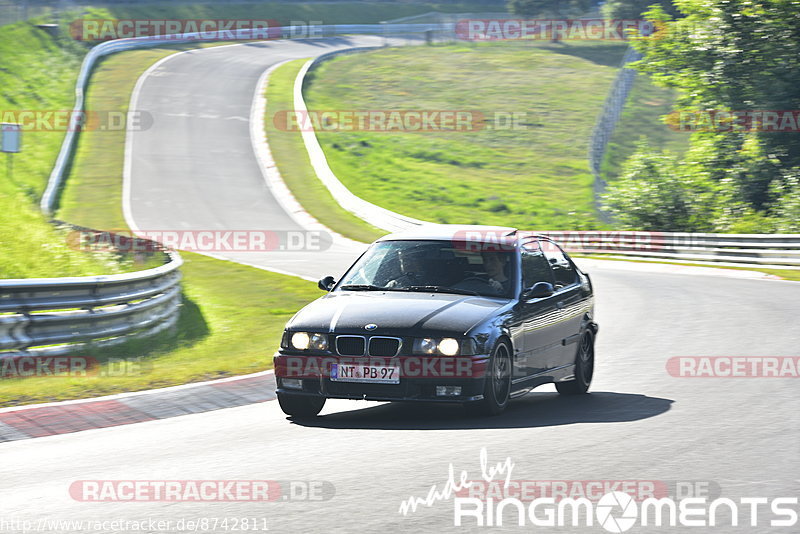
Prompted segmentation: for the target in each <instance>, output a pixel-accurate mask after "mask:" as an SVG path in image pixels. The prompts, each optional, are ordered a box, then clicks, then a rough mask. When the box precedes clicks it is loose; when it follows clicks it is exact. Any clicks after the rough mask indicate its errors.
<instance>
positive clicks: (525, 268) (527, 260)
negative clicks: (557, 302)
mask: <svg viewBox="0 0 800 534" xmlns="http://www.w3.org/2000/svg"><path fill="white" fill-rule="evenodd" d="M536 282H550V283H551V284H552V283H553V275H552V273H551V272H550V267H548V266H547V260H546V259H545V258H544V255H543V254H542V249H541V248H540V247H539V242H538V241H529V242H528V243H525V244H523V245H522V287H524V288H529V287H531V286H532V285H533V284H535V283H536Z"/></svg>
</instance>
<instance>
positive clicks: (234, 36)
mask: <svg viewBox="0 0 800 534" xmlns="http://www.w3.org/2000/svg"><path fill="white" fill-rule="evenodd" d="M298 30H303V31H305V32H310V33H312V34H314V35H317V34H319V35H322V36H334V35H352V34H374V35H378V36H381V35H386V34H387V33H401V34H416V33H422V34H424V33H425V32H427V31H448V30H449V31H452V30H453V25H452V24H331V25H319V26H310V27H306V26H303V27H300V26H282V27H280V28H270V29H269V30H268V32H269V35H270V36H271V38H275V39H277V38H283V37H287V36H291V35H297V33H298ZM254 31H256V32H259V33H257V34H254V33H253V32H254ZM261 32H263V30H252V29H240V30H230V31H213V32H197V33H187V34H182V37H181V38H178V37H175V36H166V37H135V38H131V39H116V40H113V41H107V42H104V43H100V44H98V45H97V46H94V47H93V48H92V49H91V50H90V51H89V52H88V53H87V54H86V56H85V57H84V58H83V63H82V64H81V68H80V71H79V73H78V79H77V81H76V82H75V105H74V107H73V113H72V115H71V116H70V124H69V128H68V131H67V134H66V135H65V136H64V142H63V143H62V145H61V150H60V151H59V153H58V157H57V158H56V164H55V166H54V167H53V171H52V172H51V173H50V178H49V180H48V182H47V188H46V189H45V192H44V195H42V199H41V202H40V207H41V210H42V211H43V212H44V213H45V214H47V215H51V214H52V212H53V209H54V207H55V203H56V199H57V197H58V192H59V189H60V188H61V185H62V184H63V181H64V171H65V170H66V168H67V164H68V163H69V159H70V156H71V155H72V151H73V149H74V147H75V141H76V139H77V132H78V130H79V129H80V123H81V114H82V113H83V105H84V102H83V98H84V91H85V90H86V84H87V83H88V81H89V75H90V74H91V71H92V68H93V67H94V64H95V62H97V60H98V59H99V58H101V57H103V56H107V55H109V54H113V53H116V52H123V51H125V50H134V49H138V48H148V47H153V46H162V45H169V44H183V43H196V42H207V41H231V40H242V41H246V40H248V39H249V38H253V39H254V40H259V39H260V37H259V36H260V35H261ZM254 35H255V36H256V37H253V36H254ZM261 39H263V38H261ZM131 111H134V110H131Z"/></svg>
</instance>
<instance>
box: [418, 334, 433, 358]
mask: <svg viewBox="0 0 800 534" xmlns="http://www.w3.org/2000/svg"><path fill="white" fill-rule="evenodd" d="M436 345H437V343H436V340H435V339H431V338H429V337H426V338H424V339H420V340H419V352H424V353H425V354H433V353H434V352H436Z"/></svg>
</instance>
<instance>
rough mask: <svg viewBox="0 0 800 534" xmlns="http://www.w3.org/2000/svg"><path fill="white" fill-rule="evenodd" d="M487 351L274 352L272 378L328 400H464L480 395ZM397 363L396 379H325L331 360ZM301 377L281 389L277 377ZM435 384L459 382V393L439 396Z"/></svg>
mask: <svg viewBox="0 0 800 534" xmlns="http://www.w3.org/2000/svg"><path fill="white" fill-rule="evenodd" d="M488 359H489V356H488V355H477V356H452V357H450V356H396V357H394V358H376V357H363V358H353V357H341V356H333V355H327V356H316V355H309V354H292V353H284V352H278V353H277V354H275V357H274V363H275V377H276V379H277V382H278V389H277V391H278V393H281V394H287V395H290V394H291V395H308V396H316V397H325V398H329V399H352V400H374V401H425V402H468V401H474V400H480V399H482V398H483V391H484V380H485V379H484V375H485V373H486V364H487V362H488ZM334 363H335V364H356V365H358V364H364V365H380V366H387V365H388V366H397V367H399V369H400V381H399V383H398V384H379V383H370V382H340V381H334V380H331V377H330V375H331V373H330V370H331V365H332V364H334ZM284 378H292V379H300V380H302V389H296V388H287V387H285V386H284V383H283V379H284ZM437 386H459V387H461V394H460V395H446V396H440V395H437V394H436V388H437Z"/></svg>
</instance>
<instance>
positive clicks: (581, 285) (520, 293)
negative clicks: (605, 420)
mask: <svg viewBox="0 0 800 534" xmlns="http://www.w3.org/2000/svg"><path fill="white" fill-rule="evenodd" d="M319 286H320V288H321V289H323V290H325V291H327V292H328V294H327V295H325V296H324V297H322V298H320V299H318V300H316V301H314V302H312V303H311V304H309V305H308V306H306V307H305V308H303V309H302V310H300V311H299V312H298V313H297V314H296V315H295V316H294V317H293V318H292V319H291V320H290V321H289V323H288V324H287V325H286V330H285V331H284V333H283V338H282V339H281V346H280V350H279V351H278V353H277V354H276V355H275V376H276V378H277V382H278V390H277V395H278V401H279V403H280V406H281V408H282V409H283V411H284V412H286V413H287V414H289V415H291V416H294V417H296V418H302V417H313V416H316V415H317V414H318V413H319V412H320V410H321V409H322V407H323V406H324V404H325V399H327V398H336V399H365V400H376V401H427V402H431V401H433V402H437V401H438V402H457V403H463V404H464V406H465V407H466V408H467V409H468V410H470V411H474V412H477V413H482V414H488V415H493V414H498V413H500V412H502V411H503V410H504V409H505V408H506V406H507V405H508V402H509V399H511V398H513V397H515V396H519V395H523V394H525V393H527V392H528V391H530V390H531V389H533V388H534V387H536V386H539V385H541V384H546V383H551V382H553V383H555V386H556V388H557V390H558V392H559V393H562V394H580V393H585V392H586V391H587V390H588V388H589V384H590V382H591V380H592V373H593V370H594V340H595V336H596V334H597V324H596V323H595V321H594V297H593V290H592V283H591V281H590V279H589V276H588V275H587V274H586V273H584V272H582V271H581V270H580V269H579V268H578V267H577V266H576V265H575V264H574V263H573V261H572V260H571V259H570V258H569V256H567V255H566V254H565V253H564V251H563V250H561V248H560V247H559V246H558V245H557V244H556V243H554V242H553V241H551V240H550V239H548V238H547V237H544V236H540V235H535V234H531V233H526V232H520V231H518V230H515V229H513V228H497V227H486V226H466V227H465V226H454V225H430V226H427V227H422V228H420V229H416V230H413V231H407V232H403V233H396V234H391V235H388V236H385V237H383V238H381V239H379V240H377V241H376V242H375V243H373V244H372V245H371V246H370V247H369V249H367V251H366V252H364V254H363V255H362V256H361V257H360V258H358V260H357V261H356V262H355V263H354V264H353V265H352V266H351V267H350V269H348V271H347V272H346V273H345V274H344V276H342V278H341V279H340V280H338V281H337V280H334V278H333V277H331V276H328V277H326V278H323V279H322V280H320V282H319Z"/></svg>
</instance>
